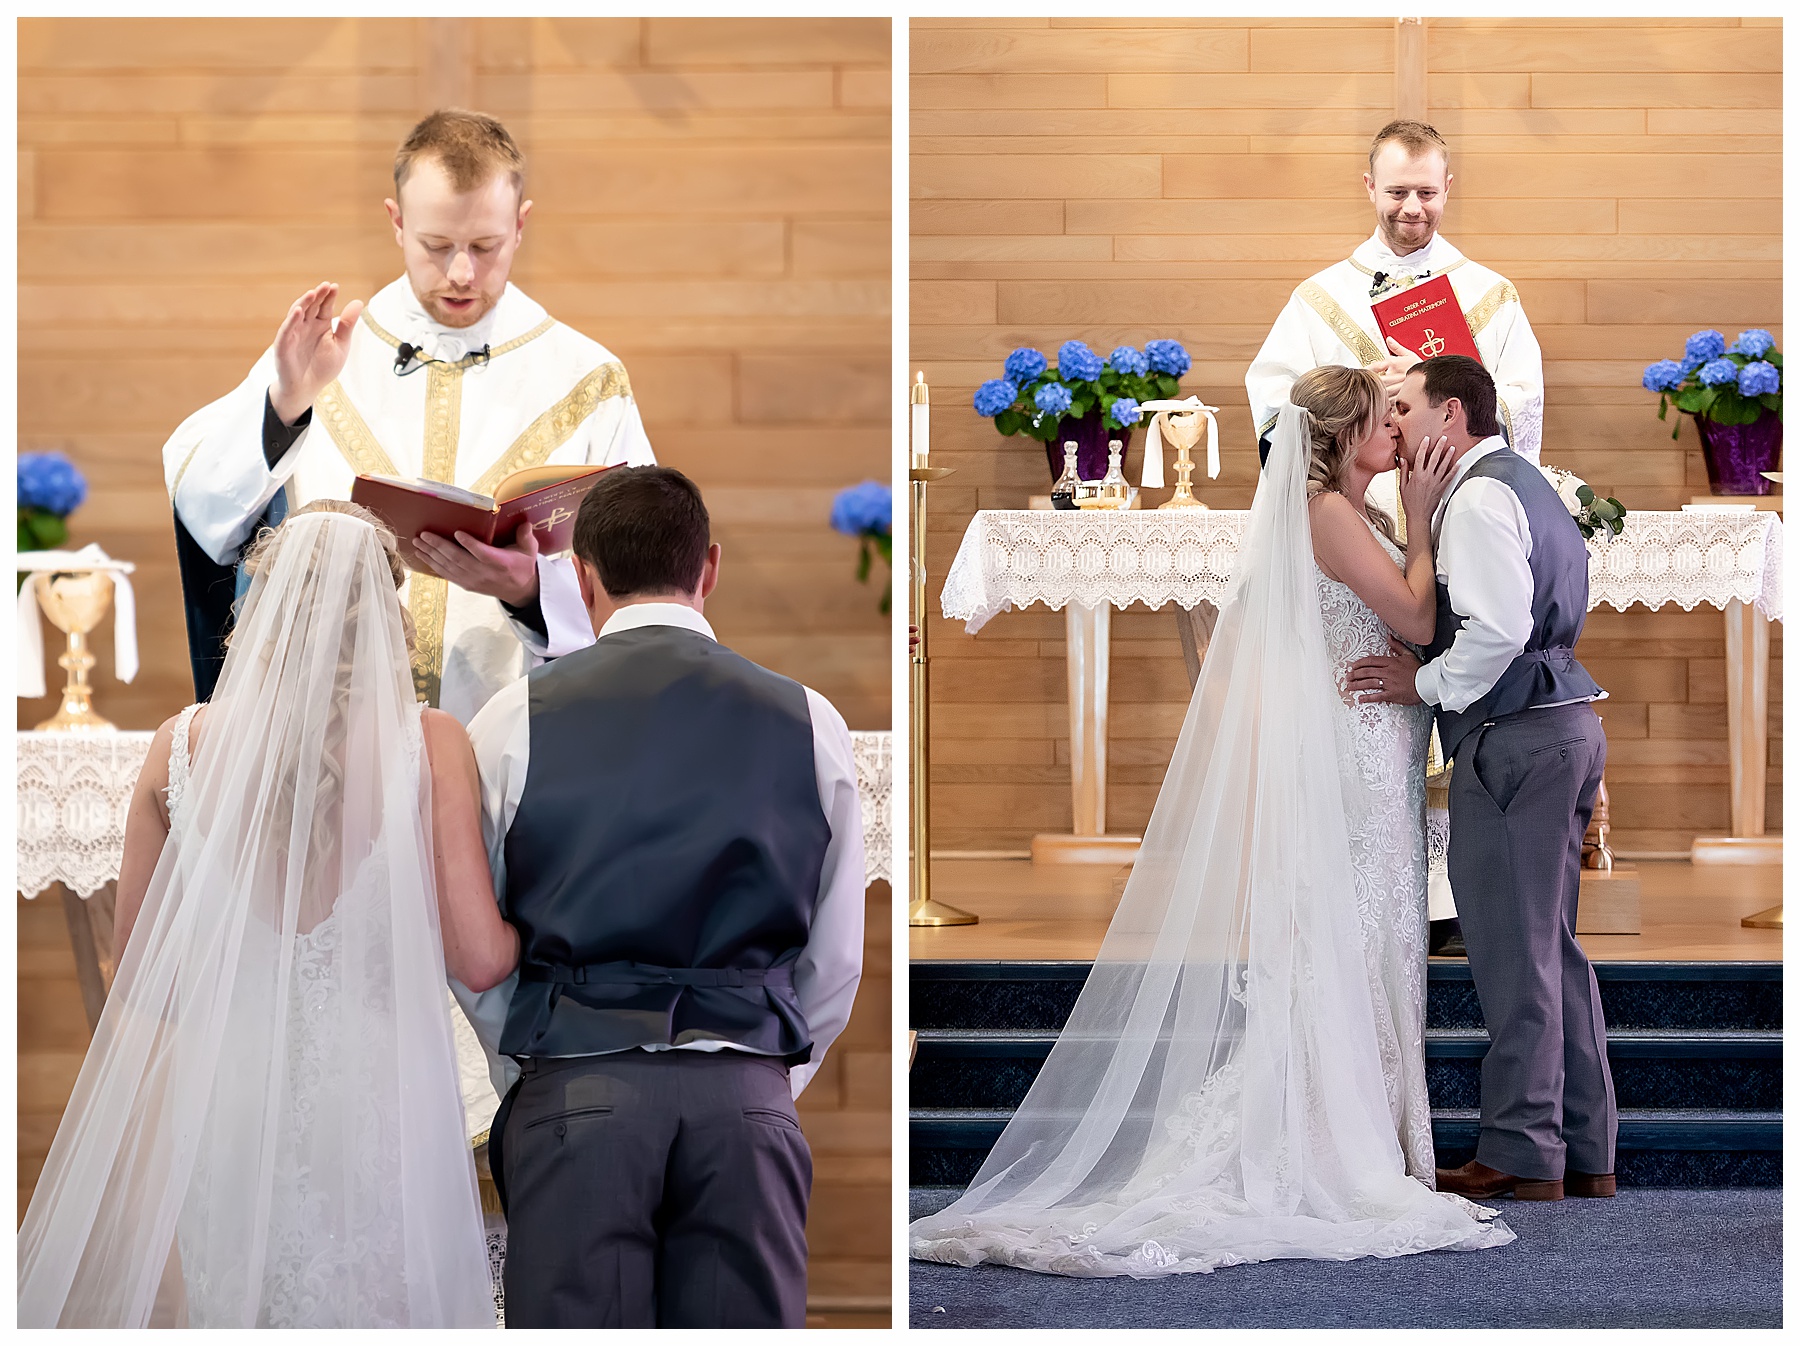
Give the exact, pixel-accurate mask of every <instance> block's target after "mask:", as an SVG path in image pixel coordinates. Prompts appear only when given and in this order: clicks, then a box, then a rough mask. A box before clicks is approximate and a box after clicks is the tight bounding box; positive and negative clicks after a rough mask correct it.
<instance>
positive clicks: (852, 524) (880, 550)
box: [831, 481, 894, 614]
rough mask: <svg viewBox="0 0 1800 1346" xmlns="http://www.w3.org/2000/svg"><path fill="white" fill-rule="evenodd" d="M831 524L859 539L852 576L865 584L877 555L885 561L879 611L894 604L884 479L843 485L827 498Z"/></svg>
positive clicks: (890, 513) (888, 494) (890, 510)
mask: <svg viewBox="0 0 1800 1346" xmlns="http://www.w3.org/2000/svg"><path fill="white" fill-rule="evenodd" d="M831 526H832V527H833V528H834V529H836V530H837V531H838V532H840V533H848V534H849V535H850V536H851V537H854V538H858V539H860V540H861V546H860V548H859V549H858V555H857V560H856V579H857V582H858V583H859V584H867V583H868V582H869V575H870V574H871V573H872V572H873V570H874V568H875V558H876V557H877V556H879V557H880V558H881V559H882V560H883V561H885V562H886V563H887V580H886V582H885V583H884V584H883V585H882V588H881V603H880V611H881V612H882V613H883V614H886V613H888V612H891V611H892V610H893V605H894V490H893V488H892V487H891V486H889V485H888V484H887V483H886V482H885V481H859V482H857V483H856V485H854V486H846V487H845V488H844V489H843V490H841V491H839V492H838V493H837V495H836V497H835V498H833V500H832V502H831Z"/></svg>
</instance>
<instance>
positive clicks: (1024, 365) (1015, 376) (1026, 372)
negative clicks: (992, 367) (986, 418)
mask: <svg viewBox="0 0 1800 1346" xmlns="http://www.w3.org/2000/svg"><path fill="white" fill-rule="evenodd" d="M1048 368H1050V361H1049V360H1047V359H1046V358H1044V353H1043V352H1042V351H1041V350H1037V349H1035V348H1034V347H1031V346H1021V347H1019V349H1017V350H1016V351H1014V352H1013V353H1012V354H1011V355H1009V356H1007V357H1006V377H1007V378H1009V379H1011V380H1012V381H1013V382H1014V383H1017V384H1026V383H1031V382H1032V381H1034V380H1035V379H1037V378H1038V377H1039V376H1040V375H1042V374H1043V372H1044V371H1045V370H1046V369H1048ZM982 414H983V415H986V414H987V413H986V412H983V413H982Z"/></svg>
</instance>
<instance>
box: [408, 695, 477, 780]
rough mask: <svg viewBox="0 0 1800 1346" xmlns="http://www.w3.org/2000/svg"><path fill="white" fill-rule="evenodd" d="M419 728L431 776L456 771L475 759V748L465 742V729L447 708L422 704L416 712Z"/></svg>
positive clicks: (467, 740)
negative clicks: (420, 708)
mask: <svg viewBox="0 0 1800 1346" xmlns="http://www.w3.org/2000/svg"><path fill="white" fill-rule="evenodd" d="M419 727H420V730H421V731H422V735H423V737H424V740H425V758H426V760H427V761H428V762H429V763H430V764H431V769H432V775H433V776H434V777H435V776H442V775H444V774H445V773H446V772H447V771H448V772H452V773H460V771H461V770H462V769H463V768H464V766H465V764H472V763H473V762H474V760H475V749H474V748H473V747H472V746H470V743H469V731H468V730H467V729H464V728H463V727H462V722H461V721H459V720H458V719H457V718H456V717H455V716H454V715H452V714H450V713H449V712H448V711H443V710H438V709H436V708H435V707H432V706H426V707H424V708H423V709H422V710H421V711H420V712H419Z"/></svg>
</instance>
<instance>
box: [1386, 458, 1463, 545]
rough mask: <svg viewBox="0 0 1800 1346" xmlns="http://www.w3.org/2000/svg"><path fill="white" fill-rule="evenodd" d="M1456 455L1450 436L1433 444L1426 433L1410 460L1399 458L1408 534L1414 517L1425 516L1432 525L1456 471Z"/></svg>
mask: <svg viewBox="0 0 1800 1346" xmlns="http://www.w3.org/2000/svg"><path fill="white" fill-rule="evenodd" d="M1457 458H1458V454H1457V452H1456V450H1455V449H1453V448H1451V447H1450V441H1449V440H1448V439H1447V438H1440V439H1439V440H1438V441H1437V443H1435V444H1433V443H1432V442H1431V437H1430V436H1429V435H1427V436H1426V437H1425V438H1424V439H1422V440H1420V441H1419V451H1418V452H1417V453H1416V454H1414V455H1413V460H1412V462H1411V463H1408V462H1407V461H1406V460H1405V459H1404V458H1403V459H1401V460H1400V503H1401V505H1402V506H1403V507H1404V508H1405V510H1406V520H1407V533H1408V535H1409V536H1410V535H1411V532H1412V527H1413V520H1415V519H1420V520H1424V521H1425V522H1426V524H1427V526H1429V523H1430V520H1431V516H1432V515H1433V514H1435V513H1436V512H1437V507H1438V502H1439V501H1441V500H1442V499H1443V498H1444V492H1445V491H1447V490H1448V489H1449V488H1450V478H1451V477H1453V476H1455V475H1456V461H1457Z"/></svg>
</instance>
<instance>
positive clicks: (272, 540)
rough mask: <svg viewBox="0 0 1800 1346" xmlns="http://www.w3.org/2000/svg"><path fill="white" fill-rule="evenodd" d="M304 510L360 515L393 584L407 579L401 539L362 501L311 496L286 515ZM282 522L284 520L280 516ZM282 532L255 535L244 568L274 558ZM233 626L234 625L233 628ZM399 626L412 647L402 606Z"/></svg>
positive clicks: (409, 625)
mask: <svg viewBox="0 0 1800 1346" xmlns="http://www.w3.org/2000/svg"><path fill="white" fill-rule="evenodd" d="M303 514H343V515H347V516H348V517H350V518H352V519H360V520H361V521H362V522H363V523H366V524H368V525H369V527H371V528H373V529H374V530H375V538H376V540H377V541H378V542H380V543H381V550H382V552H383V553H384V554H385V555H386V556H387V563H388V570H389V572H390V573H391V574H392V575H393V577H394V588H396V589H398V588H400V587H401V586H402V585H403V584H405V583H406V576H407V573H408V572H407V568H406V562H405V561H404V560H402V559H401V557H400V540H399V539H398V538H397V537H395V536H394V530H393V529H391V528H389V527H388V526H387V524H385V523H383V522H382V521H381V519H380V518H379V517H378V516H377V515H375V514H373V513H371V512H370V511H369V510H366V509H364V508H363V507H362V506H361V505H358V504H353V503H352V502H350V501H348V500H330V499H322V500H314V501H312V502H311V503H310V504H305V505H302V506H300V508H299V509H296V510H294V511H292V512H291V513H290V514H289V515H288V516H287V517H288V518H289V519H297V518H299V517H300V516H301V515H303ZM283 522H284V523H285V522H286V520H283ZM283 536H284V533H283V531H282V529H281V527H280V526H277V527H274V528H265V529H263V530H262V531H261V532H260V533H258V534H257V535H256V540H255V541H254V542H252V543H251V544H250V546H249V547H248V548H247V549H246V550H245V552H244V570H245V572H246V573H248V574H249V575H251V576H255V575H256V574H258V573H259V572H260V571H262V570H263V569H265V568H266V567H267V566H269V565H270V564H272V563H273V562H274V560H275V553H276V552H277V551H278V550H279V549H280V546H281V541H282V538H283ZM234 629H235V628H234ZM400 629H401V630H402V631H403V632H404V633H405V635H406V649H407V652H408V653H409V654H410V653H411V652H412V650H413V620H412V614H411V613H410V612H408V611H407V610H406V608H405V607H404V606H402V607H401V609H400ZM225 643H226V645H227V646H229V645H230V644H231V635H230V634H229V633H227V635H226V637H225Z"/></svg>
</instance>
